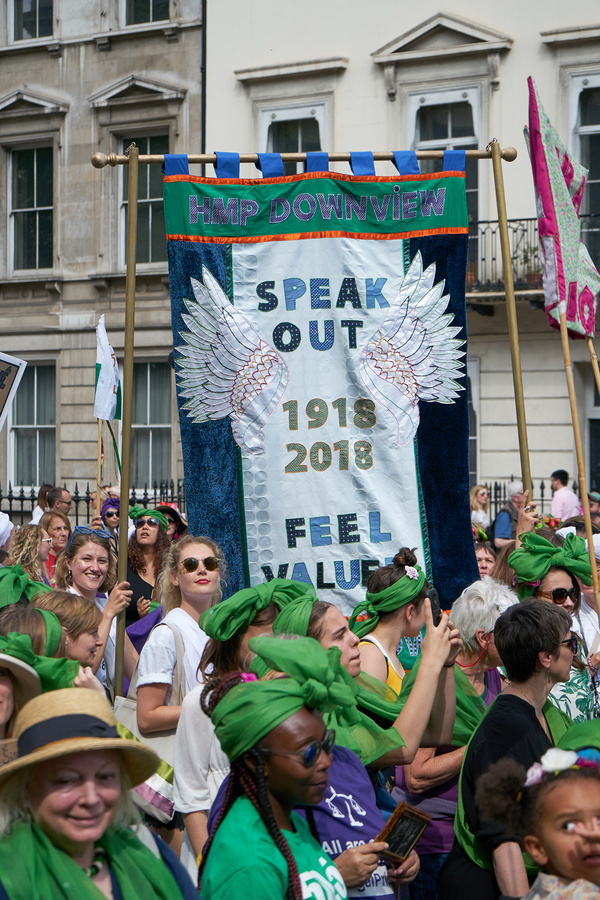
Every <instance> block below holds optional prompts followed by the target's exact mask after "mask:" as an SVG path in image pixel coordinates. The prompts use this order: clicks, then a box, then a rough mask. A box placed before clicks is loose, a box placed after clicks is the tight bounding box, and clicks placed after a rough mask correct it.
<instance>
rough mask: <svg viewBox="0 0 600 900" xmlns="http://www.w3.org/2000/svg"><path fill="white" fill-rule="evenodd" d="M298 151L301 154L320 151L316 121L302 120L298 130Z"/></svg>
mask: <svg viewBox="0 0 600 900" xmlns="http://www.w3.org/2000/svg"><path fill="white" fill-rule="evenodd" d="M300 149H301V150H302V152H303V153H312V152H313V151H315V150H320V149H321V139H320V137H319V123H318V122H317V120H316V119H302V122H301V129H300Z"/></svg>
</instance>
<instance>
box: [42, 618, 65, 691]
mask: <svg viewBox="0 0 600 900" xmlns="http://www.w3.org/2000/svg"><path fill="white" fill-rule="evenodd" d="M38 612H39V613H41V614H42V616H43V617H44V625H45V626H46V642H45V644H44V656H54V654H55V653H56V651H57V650H58V645H59V644H60V639H61V637H62V627H61V624H60V622H59V620H58V617H57V616H56V615H55V614H54V613H53V612H50V610H49V609H38ZM67 687H69V685H67Z"/></svg>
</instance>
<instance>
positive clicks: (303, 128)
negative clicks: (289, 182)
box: [259, 103, 325, 175]
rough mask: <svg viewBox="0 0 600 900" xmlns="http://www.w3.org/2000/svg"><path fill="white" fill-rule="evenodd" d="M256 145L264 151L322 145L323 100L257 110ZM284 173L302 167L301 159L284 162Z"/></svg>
mask: <svg viewBox="0 0 600 900" xmlns="http://www.w3.org/2000/svg"><path fill="white" fill-rule="evenodd" d="M260 132H261V133H260V138H259V140H260V146H261V147H264V149H265V150H266V152H267V153H310V152H313V151H315V150H322V149H323V148H324V147H325V135H324V132H325V104H324V103H315V104H311V105H310V106H290V107H284V108H276V109H275V108H269V109H262V110H261V121H260ZM283 170H284V174H285V175H295V174H296V173H297V172H303V171H304V165H303V163H284V167H283Z"/></svg>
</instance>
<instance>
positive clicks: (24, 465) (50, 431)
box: [11, 365, 56, 486]
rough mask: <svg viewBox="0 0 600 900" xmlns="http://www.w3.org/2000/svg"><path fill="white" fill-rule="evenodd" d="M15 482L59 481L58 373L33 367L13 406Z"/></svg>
mask: <svg viewBox="0 0 600 900" xmlns="http://www.w3.org/2000/svg"><path fill="white" fill-rule="evenodd" d="M11 437H12V458H13V466H12V481H13V484H16V485H36V486H37V485H40V484H43V483H44V482H48V483H49V484H54V482H55V478H56V463H55V452H56V451H55V448H56V370H55V368H54V366H53V365H39V366H32V365H29V366H27V368H26V369H25V374H24V375H23V378H22V380H21V384H20V385H19V389H18V391H17V395H16V397H15V399H14V402H13V406H12V422H11Z"/></svg>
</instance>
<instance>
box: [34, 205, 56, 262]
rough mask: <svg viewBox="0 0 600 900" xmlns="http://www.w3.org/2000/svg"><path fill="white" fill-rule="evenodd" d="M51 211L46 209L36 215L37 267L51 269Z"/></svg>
mask: <svg viewBox="0 0 600 900" xmlns="http://www.w3.org/2000/svg"><path fill="white" fill-rule="evenodd" d="M52 218H53V215H52V210H51V209H47V210H44V211H43V212H40V213H38V229H39V237H38V267H39V268H40V269H51V268H52V265H53V262H54V261H53V258H52Z"/></svg>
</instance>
